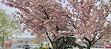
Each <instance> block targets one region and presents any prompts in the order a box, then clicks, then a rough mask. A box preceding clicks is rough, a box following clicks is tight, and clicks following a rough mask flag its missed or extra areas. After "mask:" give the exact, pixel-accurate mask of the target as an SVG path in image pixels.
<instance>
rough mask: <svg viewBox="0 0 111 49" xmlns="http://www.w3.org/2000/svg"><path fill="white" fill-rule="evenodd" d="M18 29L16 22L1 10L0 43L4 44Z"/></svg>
mask: <svg viewBox="0 0 111 49" xmlns="http://www.w3.org/2000/svg"><path fill="white" fill-rule="evenodd" d="M15 28H16V25H15V23H14V20H13V19H11V17H10V16H8V15H7V14H6V13H5V11H3V10H1V9H0V41H2V46H3V44H4V43H3V42H4V41H5V40H7V39H8V38H9V37H11V36H12V35H13V32H12V31H14V30H15Z"/></svg>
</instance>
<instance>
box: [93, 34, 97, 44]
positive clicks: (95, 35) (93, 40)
mask: <svg viewBox="0 0 111 49" xmlns="http://www.w3.org/2000/svg"><path fill="white" fill-rule="evenodd" d="M97 34H98V33H97ZM97 34H95V36H94V38H93V40H92V42H93V41H95V38H96V36H97Z"/></svg>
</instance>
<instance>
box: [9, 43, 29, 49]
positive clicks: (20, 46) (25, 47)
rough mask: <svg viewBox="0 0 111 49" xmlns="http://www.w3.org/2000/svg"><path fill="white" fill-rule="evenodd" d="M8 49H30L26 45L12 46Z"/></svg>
mask: <svg viewBox="0 0 111 49" xmlns="http://www.w3.org/2000/svg"><path fill="white" fill-rule="evenodd" d="M10 48H23V49H30V46H29V45H27V44H13V45H11V47H10Z"/></svg>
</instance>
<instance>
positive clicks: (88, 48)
mask: <svg viewBox="0 0 111 49" xmlns="http://www.w3.org/2000/svg"><path fill="white" fill-rule="evenodd" d="M87 46H88V47H87V49H90V48H91V46H92V45H91V41H90V42H89V45H87Z"/></svg>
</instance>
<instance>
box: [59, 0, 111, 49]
mask: <svg viewBox="0 0 111 49" xmlns="http://www.w3.org/2000/svg"><path fill="white" fill-rule="evenodd" d="M67 1H68V2H69V4H67V5H66V7H65V9H66V11H67V13H68V14H69V17H70V18H71V19H72V21H71V23H70V25H71V27H73V28H74V30H75V31H74V33H77V35H78V36H77V37H79V38H80V39H81V40H82V42H84V43H85V44H86V45H87V46H88V47H87V49H90V47H91V46H92V45H93V44H94V43H96V42H97V41H98V40H99V39H101V38H102V37H103V36H104V35H105V33H107V32H109V31H107V30H108V28H107V27H106V26H104V25H105V23H106V22H108V23H110V21H108V20H107V17H108V15H109V13H110V11H111V9H110V8H111V5H110V4H111V3H109V1H108V2H105V1H103V0H67ZM61 2H62V3H65V2H66V0H59V3H61ZM69 8H71V9H72V10H71V9H69ZM109 33H110V32H109Z"/></svg>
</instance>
